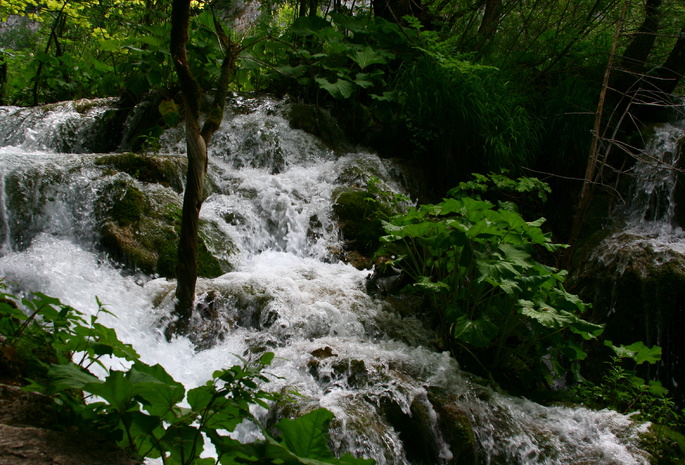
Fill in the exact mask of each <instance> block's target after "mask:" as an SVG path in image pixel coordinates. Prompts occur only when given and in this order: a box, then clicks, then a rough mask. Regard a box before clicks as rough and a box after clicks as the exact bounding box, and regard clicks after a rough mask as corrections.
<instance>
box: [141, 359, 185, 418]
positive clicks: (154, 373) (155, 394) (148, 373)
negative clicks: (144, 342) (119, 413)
mask: <svg viewBox="0 0 685 465" xmlns="http://www.w3.org/2000/svg"><path fill="white" fill-rule="evenodd" d="M128 381H129V383H130V384H131V385H132V386H135V388H136V391H135V392H136V395H137V396H138V397H140V398H142V399H143V400H144V404H145V410H147V411H148V412H149V413H150V414H151V415H157V416H160V417H164V418H165V419H166V420H171V419H172V417H168V416H167V414H168V413H169V412H171V411H172V409H173V407H175V406H176V404H177V403H179V402H181V401H182V400H183V397H184V396H185V388H184V387H183V385H182V384H181V383H179V382H178V381H176V380H174V379H173V378H172V377H171V375H169V374H168V373H167V372H166V371H165V370H164V368H163V367H162V366H161V365H159V364H157V365H153V366H150V365H146V364H144V363H141V362H136V363H135V364H134V365H133V367H132V368H131V369H130V370H129V373H128Z"/></svg>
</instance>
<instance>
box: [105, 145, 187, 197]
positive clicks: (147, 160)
mask: <svg viewBox="0 0 685 465" xmlns="http://www.w3.org/2000/svg"><path fill="white" fill-rule="evenodd" d="M95 164H96V165H99V166H107V167H110V168H112V169H114V170H116V171H119V172H122V173H126V174H128V175H129V176H131V177H132V178H134V179H137V180H138V181H141V182H146V183H157V184H161V185H163V186H166V187H171V188H172V189H173V190H174V191H176V192H179V193H180V192H182V191H183V176H182V173H183V172H184V170H185V160H184V159H183V158H181V157H162V156H148V155H140V154H136V153H120V154H115V155H107V156H104V157H100V158H98V159H97V160H95Z"/></svg>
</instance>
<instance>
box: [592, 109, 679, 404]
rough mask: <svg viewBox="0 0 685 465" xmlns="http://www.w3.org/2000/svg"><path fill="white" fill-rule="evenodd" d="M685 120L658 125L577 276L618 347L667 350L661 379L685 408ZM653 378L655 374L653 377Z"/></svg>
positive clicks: (659, 370)
mask: <svg viewBox="0 0 685 465" xmlns="http://www.w3.org/2000/svg"><path fill="white" fill-rule="evenodd" d="M684 141H685V120H679V121H674V122H670V123H663V124H659V125H655V126H654V127H653V128H652V130H651V132H650V135H649V138H648V140H647V143H646V145H645V148H644V149H643V150H642V152H641V154H640V156H639V157H638V158H637V159H636V162H635V165H634V166H633V167H632V168H631V170H630V173H629V174H630V179H631V187H630V189H629V192H628V196H627V198H626V202H625V205H624V206H623V207H621V208H619V209H618V211H616V212H615V215H614V219H613V221H612V222H611V223H610V224H609V226H608V227H607V228H605V229H604V231H605V232H608V234H605V236H606V237H605V238H604V239H602V240H601V241H600V242H599V243H598V244H596V245H595V246H594V247H593V248H592V252H591V254H590V255H589V257H588V260H586V261H585V264H584V267H583V269H582V270H580V273H579V282H580V283H581V284H580V287H581V288H582V290H581V295H582V296H583V297H584V298H586V299H587V300H591V301H593V303H594V312H595V314H596V315H597V318H599V319H601V320H602V321H606V322H607V331H606V332H605V336H606V337H607V338H608V339H611V340H613V341H614V342H615V343H617V344H618V343H620V344H629V343H631V342H634V341H637V340H642V341H645V342H646V343H647V344H649V345H653V344H655V345H659V346H661V347H662V349H663V356H662V360H661V362H660V364H659V365H658V366H657V367H656V370H655V371H656V377H657V378H658V379H660V380H661V382H662V384H663V385H664V387H666V388H667V389H668V390H669V391H670V393H671V394H672V395H673V397H674V398H675V400H676V402H677V403H678V404H679V405H680V406H682V405H685V390H684V389H683V387H684V386H685V377H684V376H683V369H682V363H683V361H682V360H681V357H680V354H681V353H683V350H684V349H685V347H684V346H683V344H682V342H681V341H682V338H680V333H679V331H680V328H681V327H682V325H683V324H685V307H683V302H684V299H685V292H684V291H683V290H684V289H685V273H683V271H682V270H683V269H685V231H683V217H682V214H681V213H680V212H679V210H680V209H681V208H682V207H684V206H685V205H684V204H685V202H683V201H684V200H685V198H683V196H682V194H680V192H681V191H682V190H683V187H682V182H683V174H682V173H681V170H682V160H681V158H682V153H683V142H684ZM653 375H654V374H653Z"/></svg>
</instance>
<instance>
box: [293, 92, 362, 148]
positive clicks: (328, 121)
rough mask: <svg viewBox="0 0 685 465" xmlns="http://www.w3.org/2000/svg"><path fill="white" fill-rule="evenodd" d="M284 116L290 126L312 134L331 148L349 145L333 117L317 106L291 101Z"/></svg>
mask: <svg viewBox="0 0 685 465" xmlns="http://www.w3.org/2000/svg"><path fill="white" fill-rule="evenodd" d="M286 117H287V118H288V122H289V123H290V127H291V128H293V129H301V130H303V131H305V132H307V133H309V134H312V135H314V136H316V137H318V138H319V139H321V140H322V141H324V142H325V143H326V145H328V146H329V147H331V148H333V149H335V148H343V147H346V146H349V143H347V142H346V139H345V134H344V133H343V131H342V129H340V126H338V123H337V121H336V120H335V118H333V117H332V116H331V114H330V113H328V112H327V111H326V110H324V109H323V108H321V107H319V106H316V105H307V104H304V103H293V104H291V105H290V106H289V107H288V111H287V112H286Z"/></svg>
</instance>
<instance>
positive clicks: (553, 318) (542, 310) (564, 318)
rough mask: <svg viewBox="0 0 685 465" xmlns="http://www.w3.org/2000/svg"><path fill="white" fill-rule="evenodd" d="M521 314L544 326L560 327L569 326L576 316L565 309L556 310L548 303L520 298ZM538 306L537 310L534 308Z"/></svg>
mask: <svg viewBox="0 0 685 465" xmlns="http://www.w3.org/2000/svg"><path fill="white" fill-rule="evenodd" d="M519 304H520V305H521V314H522V315H525V316H527V317H528V318H530V319H532V320H535V321H537V322H538V323H540V324H541V325H542V326H544V327H545V328H552V329H561V328H565V327H567V326H570V325H571V324H572V323H574V322H575V321H576V320H577V319H578V318H577V317H576V316H575V315H572V314H570V313H568V312H566V311H563V310H562V311H558V310H556V309H555V308H553V307H550V306H549V305H545V304H544V303H540V302H538V303H537V304H536V303H533V302H530V301H527V300H520V301H519ZM536 307H539V310H538V309H537V308H536Z"/></svg>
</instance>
